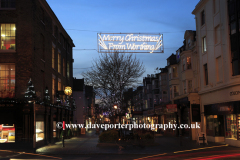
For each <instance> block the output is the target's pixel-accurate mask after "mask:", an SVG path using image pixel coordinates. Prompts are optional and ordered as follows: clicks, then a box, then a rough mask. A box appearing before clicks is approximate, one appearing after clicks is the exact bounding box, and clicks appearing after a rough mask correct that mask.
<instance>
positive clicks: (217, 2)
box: [213, 0, 219, 13]
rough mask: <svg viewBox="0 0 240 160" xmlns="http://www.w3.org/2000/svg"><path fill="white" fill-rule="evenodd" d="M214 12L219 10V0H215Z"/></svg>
mask: <svg viewBox="0 0 240 160" xmlns="http://www.w3.org/2000/svg"><path fill="white" fill-rule="evenodd" d="M213 6H214V13H217V12H218V11H219V0H213Z"/></svg>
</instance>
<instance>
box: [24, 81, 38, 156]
mask: <svg viewBox="0 0 240 160" xmlns="http://www.w3.org/2000/svg"><path fill="white" fill-rule="evenodd" d="M25 98H26V99H27V101H28V103H33V151H34V153H35V152H36V109H35V98H36V92H35V90H34V86H33V84H32V80H31V78H30V80H29V81H28V88H27V91H26V92H25Z"/></svg>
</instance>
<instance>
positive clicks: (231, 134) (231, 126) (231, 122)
mask: <svg viewBox="0 0 240 160" xmlns="http://www.w3.org/2000/svg"><path fill="white" fill-rule="evenodd" d="M236 118H237V116H236V115H235V114H231V115H227V116H226V138H233V139H237V123H236V120H237V119H236Z"/></svg>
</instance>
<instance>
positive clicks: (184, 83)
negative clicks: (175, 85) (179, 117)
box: [183, 80, 187, 94]
mask: <svg viewBox="0 0 240 160" xmlns="http://www.w3.org/2000/svg"><path fill="white" fill-rule="evenodd" d="M186 93H187V88H186V80H185V81H183V94H186Z"/></svg>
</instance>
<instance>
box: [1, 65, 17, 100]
mask: <svg viewBox="0 0 240 160" xmlns="http://www.w3.org/2000/svg"><path fill="white" fill-rule="evenodd" d="M14 97H15V64H3V63H1V64H0V98H14Z"/></svg>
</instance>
